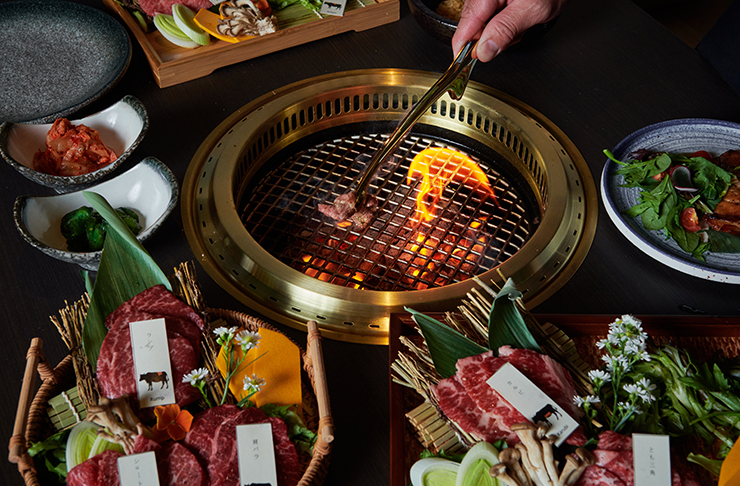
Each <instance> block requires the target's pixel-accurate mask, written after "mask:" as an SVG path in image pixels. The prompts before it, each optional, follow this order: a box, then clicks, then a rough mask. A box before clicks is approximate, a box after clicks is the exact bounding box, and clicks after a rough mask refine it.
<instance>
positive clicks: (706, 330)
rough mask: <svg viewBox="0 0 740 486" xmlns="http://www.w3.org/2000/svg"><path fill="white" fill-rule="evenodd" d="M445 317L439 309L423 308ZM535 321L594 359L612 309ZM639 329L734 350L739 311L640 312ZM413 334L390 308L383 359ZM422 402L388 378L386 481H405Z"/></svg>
mask: <svg viewBox="0 0 740 486" xmlns="http://www.w3.org/2000/svg"><path fill="white" fill-rule="evenodd" d="M428 315H429V316H430V317H433V318H434V319H437V320H438V321H440V322H445V316H444V314H433V313H430V314H428ZM534 317H535V318H536V319H537V321H538V322H539V323H541V324H544V323H546V322H549V323H551V324H553V325H555V326H556V327H557V328H559V329H560V330H561V331H563V332H564V333H565V334H567V335H568V336H569V337H570V338H571V339H572V340H573V342H574V343H575V345H576V348H577V349H578V352H579V354H580V355H581V357H582V358H583V359H584V360H585V361H586V362H592V366H593V362H594V361H595V362H596V364H597V365H598V356H600V354H601V351H600V350H598V349H596V347H595V342H596V341H597V340H598V339H601V338H602V337H604V336H606V333H607V330H608V327H609V324H610V323H611V322H614V320H615V319H616V318H617V317H620V316H617V315H609V316H606V315H565V314H547V315H545V314H534ZM635 317H636V318H638V319H640V320H641V321H642V325H643V329H644V330H645V331H646V332H647V333H648V334H649V335H650V336H651V337H653V338H654V339H658V340H663V339H670V341H671V342H673V343H674V344H675V345H677V346H678V347H680V348H684V349H686V350H687V351H688V352H689V353H690V355H691V357H692V358H694V359H697V360H699V361H703V360H705V359H708V358H709V357H710V356H711V355H712V353H713V352H714V351H720V353H721V354H723V355H724V356H727V357H730V356H736V355H738V354H740V317H715V316H640V315H636V316H635ZM416 334H418V333H417V331H416V324H415V323H414V321H413V319H412V318H411V315H410V314H391V320H390V331H389V352H388V355H389V359H390V362H389V365H390V363H393V362H394V361H395V360H396V358H397V357H398V353H399V352H400V351H403V350H404V349H405V348H403V346H401V344H400V343H399V340H398V338H399V337H400V336H409V335H416ZM421 403H422V399H421V398H420V397H419V395H418V394H417V393H415V392H414V391H413V390H410V389H409V388H406V387H404V386H401V385H398V384H396V383H393V382H392V381H391V385H390V429H391V430H390V432H391V434H390V435H391V438H390V462H391V468H390V476H391V478H390V486H408V484H409V470H410V469H411V466H412V465H413V463H414V462H415V461H416V460H418V458H419V454H420V453H421V452H422V450H423V447H422V445H421V444H420V443H419V441H418V440H417V438H416V436H415V431H414V428H413V427H412V426H411V424H410V423H409V421H408V420H407V418H406V413H408V412H410V411H411V410H413V409H414V408H416V407H417V406H418V405H420V404H421Z"/></svg>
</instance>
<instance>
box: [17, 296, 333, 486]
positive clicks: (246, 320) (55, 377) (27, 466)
mask: <svg viewBox="0 0 740 486" xmlns="http://www.w3.org/2000/svg"><path fill="white" fill-rule="evenodd" d="M207 313H208V314H209V315H210V316H213V317H215V318H221V319H224V320H225V321H226V322H228V323H229V324H230V325H234V326H238V327H244V328H246V329H248V330H250V331H256V330H257V329H259V328H265V329H270V330H273V331H277V332H280V331H279V330H277V329H275V328H274V327H272V326H270V325H269V324H267V323H266V322H264V321H262V320H260V319H257V318H255V317H252V316H250V315H247V314H244V313H240V312H234V311H229V310H222V309H208V311H207ZM42 344H43V343H42V340H41V338H34V339H33V340H32V341H31V346H30V347H29V349H28V353H27V355H26V370H25V373H24V376H23V386H22V389H21V396H20V399H19V402H18V409H17V413H16V418H15V425H14V428H13V436H12V437H11V438H10V444H9V449H10V454H9V460H10V462H13V463H17V464H18V470H19V472H20V473H21V475H22V476H23V479H24V481H25V483H26V485H28V486H37V485H39V479H38V475H37V471H36V468H35V466H34V461H33V458H32V457H31V456H30V455H29V454H28V446H29V445H30V444H32V443H34V442H37V441H39V440H42V439H44V438H45V437H47V436H48V435H50V434H51V432H52V430H51V426H50V424H49V419H48V416H47V413H46V409H47V403H48V401H49V399H51V398H53V397H55V396H56V395H58V394H60V393H61V392H62V391H64V390H67V389H68V388H69V387H71V386H74V385H75V381H76V380H75V371H74V367H73V363H72V355H71V354H70V355H67V356H66V357H65V358H64V359H63V360H62V361H61V362H60V363H59V364H58V365H57V366H56V367H52V366H51V365H50V364H49V363H48V362H47V361H46V359H45V358H44V354H43V350H42ZM301 361H302V364H303V370H304V371H305V373H306V375H307V377H308V381H309V382H310V389H309V388H308V386H307V385H306V386H304V395H307V396H306V397H304V402H305V400H306V399H308V400H310V401H312V402H314V403H315V407H314V410H315V409H317V410H318V415H316V416H315V417H310V416H309V417H307V420H306V422H307V425H308V426H309V427H310V428H312V429H313V430H316V431H317V434H318V438H317V440H316V444H315V445H314V452H313V456H312V458H311V459H310V461H309V462H308V464H307V465H306V470H305V472H304V473H303V476H302V478H301V480H300V481H299V483H298V485H299V486H315V485H319V484H322V483H323V481H324V478H325V477H326V472H327V469H328V466H329V457H330V454H331V443H332V441H333V439H334V437H333V433H334V428H333V420H332V417H331V408H330V405H329V394H328V390H327V385H326V373H325V369H324V362H323V353H322V349H321V334H320V332H319V330H318V326H317V324H316V322H314V321H310V322H309V323H308V336H307V343H306V349H305V350H303V349H301ZM37 372H38V375H39V376H40V377H41V379H42V381H43V383H42V384H41V386H40V388H39V390H38V391H37V392H36V393H35V395H34V390H35V384H36V374H37ZM306 391H307V392H308V393H307V392H306Z"/></svg>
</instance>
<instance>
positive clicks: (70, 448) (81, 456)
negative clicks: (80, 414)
mask: <svg viewBox="0 0 740 486" xmlns="http://www.w3.org/2000/svg"><path fill="white" fill-rule="evenodd" d="M99 428H100V426H98V425H97V424H94V423H92V422H85V421H82V422H80V423H78V424H77V425H75V426H74V427H72V430H71V431H70V433H69V437H68V438H67V450H66V457H67V472H69V471H71V470H72V468H73V467H75V466H76V465H78V464H82V463H83V462H85V461H87V459H88V458H89V457H90V451H91V450H92V447H93V444H94V443H95V439H97V437H98V429H99Z"/></svg>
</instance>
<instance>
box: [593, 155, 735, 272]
mask: <svg viewBox="0 0 740 486" xmlns="http://www.w3.org/2000/svg"><path fill="white" fill-rule="evenodd" d="M604 153H605V154H606V156H607V157H609V159H611V160H612V161H613V162H615V163H616V164H618V165H619V166H620V167H619V169H618V170H617V171H616V172H615V175H621V176H623V177H624V180H625V183H624V184H623V185H622V186H621V187H636V188H639V189H640V193H639V195H638V202H637V204H635V205H634V206H632V207H631V208H629V209H627V210H626V211H624V215H625V216H627V217H629V218H636V217H640V220H641V222H642V225H643V226H644V227H645V229H647V230H649V231H663V232H664V233H665V235H666V238H668V239H673V240H674V241H675V242H676V244H678V246H679V247H680V248H681V249H682V250H683V251H685V252H686V253H689V254H690V255H691V256H692V257H694V258H696V259H698V260H701V261H705V260H706V259H705V257H704V254H705V253H707V252H708V251H713V252H716V253H723V252H725V253H729V252H732V253H737V252H740V238H737V240H738V241H735V240H734V238H732V235H730V236H729V237H727V236H724V235H719V234H718V233H719V232H716V231H694V229H696V228H692V227H691V223H690V222H689V223H685V222H684V221H682V219H681V214H682V212H683V211H684V210H686V209H688V208H693V209H694V210H695V211H696V212H697V215H702V214H708V213H712V212H713V211H714V208H715V207H716V206H717V204H718V203H719V202H720V201H721V200H722V198H723V197H724V196H725V194H726V193H727V191H728V189H729V188H730V184H731V182H732V174H730V173H729V172H727V171H726V170H724V169H723V168H722V167H720V166H718V165H716V164H714V163H713V162H712V161H710V160H707V159H705V158H704V157H688V156H686V155H684V154H671V153H664V152H661V153H655V154H653V155H652V158H650V159H648V160H629V161H626V162H623V161H620V160H617V159H616V158H615V157H614V155H613V154H612V153H611V152H609V151H608V150H604ZM674 179H675V180H674ZM674 184H677V185H674ZM683 224H688V225H689V229H688V230H687V229H686V228H685V227H684V226H683ZM693 225H694V226H695V223H694V224H693ZM707 237H708V241H707ZM735 238H736V237H735ZM714 239H717V240H718V241H716V242H715V241H713V240H714Z"/></svg>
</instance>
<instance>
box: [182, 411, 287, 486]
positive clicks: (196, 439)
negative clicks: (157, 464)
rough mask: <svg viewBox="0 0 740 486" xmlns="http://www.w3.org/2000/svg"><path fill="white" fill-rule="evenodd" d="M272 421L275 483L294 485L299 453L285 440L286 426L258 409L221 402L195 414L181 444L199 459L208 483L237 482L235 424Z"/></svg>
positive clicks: (231, 483)
mask: <svg viewBox="0 0 740 486" xmlns="http://www.w3.org/2000/svg"><path fill="white" fill-rule="evenodd" d="M264 422H270V423H271V424H272V440H273V446H274V449H275V465H276V467H277V476H278V485H279V486H294V485H296V484H298V481H299V480H300V477H301V471H300V464H299V461H298V453H297V452H296V449H295V446H294V445H293V443H292V442H291V441H290V439H288V428H287V426H286V425H285V422H283V421H282V420H281V419H279V418H275V417H268V416H267V415H265V413H264V412H262V411H261V410H260V409H258V408H247V409H240V408H239V407H236V406H235V405H220V406H218V407H213V408H210V409H208V410H205V411H204V412H202V413H200V414H198V415H197V416H196V417H195V419H194V420H193V424H192V426H191V428H190V431H189V432H188V433H187V435H186V436H185V440H184V444H185V446H186V447H188V448H189V449H190V450H191V451H192V452H193V454H194V455H195V456H196V457H197V458H198V460H199V461H200V464H201V465H202V466H203V467H204V469H205V470H206V472H207V476H208V484H210V485H211V486H222V485H223V486H231V485H238V484H239V465H238V463H239V461H238V454H237V445H236V427H237V425H243V424H252V423H264Z"/></svg>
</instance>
